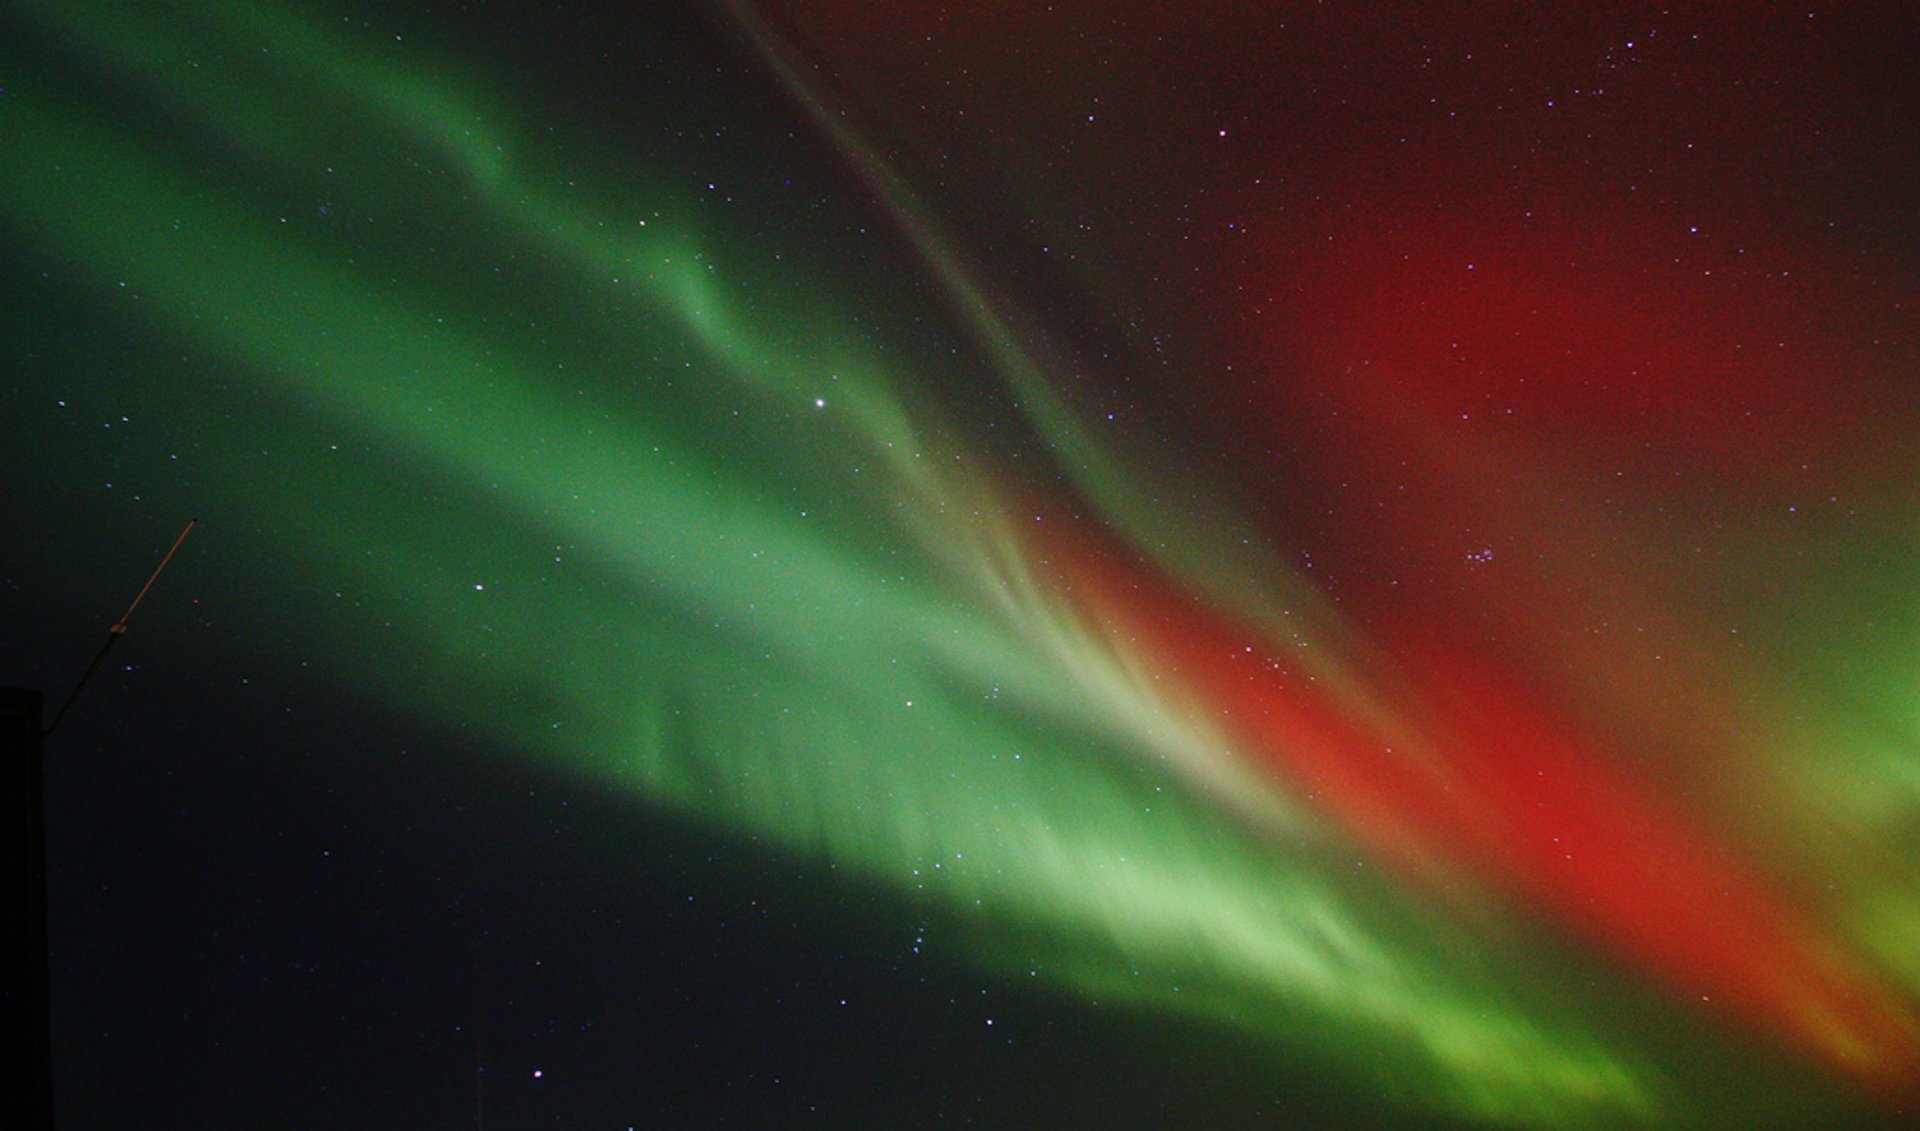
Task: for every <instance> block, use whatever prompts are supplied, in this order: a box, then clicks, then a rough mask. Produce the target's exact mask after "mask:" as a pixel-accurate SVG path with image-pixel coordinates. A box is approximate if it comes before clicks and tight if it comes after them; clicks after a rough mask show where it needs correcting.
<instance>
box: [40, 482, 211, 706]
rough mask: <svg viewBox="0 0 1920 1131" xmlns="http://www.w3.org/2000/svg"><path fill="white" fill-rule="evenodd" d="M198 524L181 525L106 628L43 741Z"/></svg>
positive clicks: (123, 633) (196, 522)
mask: <svg viewBox="0 0 1920 1131" xmlns="http://www.w3.org/2000/svg"><path fill="white" fill-rule="evenodd" d="M199 524H200V520H199V519H197V518H190V519H188V520H187V524H186V525H185V526H183V527H181V529H180V536H179V537H178V538H175V539H174V540H173V545H172V546H170V547H168V549H167V556H166V557H164V558H161V559H160V564H159V565H157V566H154V567H153V572H152V573H150V574H148V575H147V583H146V584H145V585H142V586H141V587H140V592H139V593H138V594H137V595H135V597H134V598H133V604H131V605H128V606H127V611H126V612H124V613H121V614H120V619H119V620H117V621H115V622H114V624H113V627H112V628H109V629H108V630H107V642H106V643H105V644H102V645H100V650H99V651H98V652H95V653H94V654H93V662H92V663H91V664H88V665H87V670H86V671H85V672H84V673H83V674H82V675H81V676H80V682H79V683H76V684H74V685H73V690H72V691H71V692H69V693H68V694H67V701H66V702H65V703H62V704H60V710H59V711H57V712H55V714H54V716H53V721H52V722H50V723H48V724H47V729H46V730H45V731H44V732H42V733H41V735H40V737H41V739H42V740H43V741H44V740H45V739H47V738H49V737H51V736H52V734H53V731H54V728H55V727H57V726H59V725H60V720H61V719H64V718H66V717H67V709H68V708H70V707H72V706H73V701H74V700H75V699H78V698H80V689H81V688H83V687H85V686H86V685H87V681H88V680H90V679H92V678H93V673H94V672H96V671H98V670H99V669H100V661H102V660H104V659H106V658H107V652H108V650H109V649H111V648H112V647H113V644H114V641H116V640H118V639H120V638H121V637H122V636H125V635H126V634H127V618H129V617H131V616H133V610H135V609H137V608H139V607H140V602H142V601H144V600H146V599H147V590H149V589H152V588H153V583H154V582H156V581H158V580H160V571H161V570H163V569H166V568H167V563H168V562H170V561H172V560H173V555H175V554H177V553H179V552H180V543H182V542H185V541H186V540H187V535H189V534H191V533H193V528H194V527H195V526H198V525H199Z"/></svg>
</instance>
